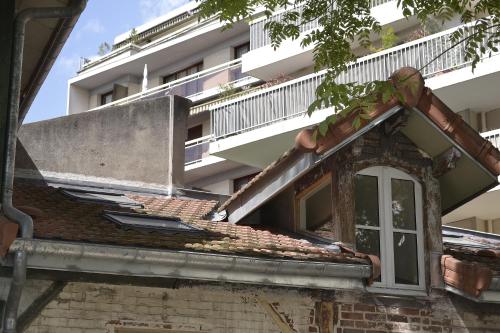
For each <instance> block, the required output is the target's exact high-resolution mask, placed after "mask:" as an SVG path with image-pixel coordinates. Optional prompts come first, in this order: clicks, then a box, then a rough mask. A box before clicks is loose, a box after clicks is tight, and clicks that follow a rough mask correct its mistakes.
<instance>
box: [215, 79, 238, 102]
mask: <svg viewBox="0 0 500 333" xmlns="http://www.w3.org/2000/svg"><path fill="white" fill-rule="evenodd" d="M237 91H238V90H237V89H236V87H235V86H234V84H232V83H225V84H219V96H220V97H221V98H227V97H229V96H231V95H234V94H235V93H236V92H237Z"/></svg>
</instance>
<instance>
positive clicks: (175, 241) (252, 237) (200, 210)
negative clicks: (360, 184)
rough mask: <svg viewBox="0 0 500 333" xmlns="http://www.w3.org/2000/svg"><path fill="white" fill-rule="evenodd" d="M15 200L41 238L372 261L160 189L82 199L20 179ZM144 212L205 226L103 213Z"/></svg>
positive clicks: (351, 262) (241, 253) (219, 251)
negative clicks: (144, 224) (157, 225)
mask: <svg viewBox="0 0 500 333" xmlns="http://www.w3.org/2000/svg"><path fill="white" fill-rule="evenodd" d="M14 193H15V196H14V204H15V206H16V207H19V208H20V209H21V210H24V211H25V212H26V213H28V214H31V215H32V216H33V218H34V237H35V238H37V239H47V240H60V241H71V242H88V243H96V244H107V245H119V246H134V247H144V248H155V249H168V250H184V251H199V252H208V253H218V254H236V255H245V256H258V257H265V258H280V259H290V260H310V261H328V262H335V263H350V264H367V263H369V261H368V260H366V259H363V258H359V257H356V256H354V255H352V254H349V253H340V251H338V249H337V250H333V251H332V250H331V249H328V248H325V247H324V246H321V245H320V244H314V243H311V242H310V241H308V240H304V239H303V238H301V237H299V236H297V235H292V234H284V233H282V232H278V231H276V230H272V229H268V228H258V227H251V226H240V225H233V224H230V223H228V222H220V221H219V222H217V221H211V220H209V219H208V217H207V216H208V215H209V213H211V212H212V211H213V210H214V209H215V208H216V206H217V204H218V203H217V202H216V201H211V200H199V199H180V198H173V197H166V196H157V195H144V194H134V193H127V194H125V195H126V197H127V198H129V199H131V200H133V201H135V202H137V203H139V204H140V205H142V206H143V207H141V206H140V205H139V206H122V207H120V206H118V205H112V204H109V203H106V202H89V201H86V202H81V201H77V200H75V199H74V198H71V197H69V196H67V195H65V194H63V191H62V190H61V189H58V188H54V187H50V186H43V185H37V184H33V183H31V182H27V181H18V182H17V183H16V187H15V191H14ZM109 211H116V212H122V213H131V214H140V215H141V216H157V217H166V218H174V219H179V220H180V221H182V222H183V223H185V224H187V225H189V226H193V227H195V228H197V229H199V230H200V231H201V232H197V233H185V232H182V231H179V232H171V233H162V232H154V231H153V232H152V231H150V230H147V229H141V228H133V227H129V228H126V227H123V226H120V225H118V224H116V223H112V222H110V221H109V220H107V219H106V218H104V217H103V213H104V212H109Z"/></svg>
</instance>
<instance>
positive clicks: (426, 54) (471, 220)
mask: <svg viewBox="0 0 500 333" xmlns="http://www.w3.org/2000/svg"><path fill="white" fill-rule="evenodd" d="M372 13H373V15H374V16H375V17H376V18H377V19H378V20H379V22H380V23H381V24H382V26H383V27H384V28H387V27H389V26H390V27H392V29H393V30H394V33H395V34H396V36H397V43H396V44H397V45H394V46H393V47H390V48H386V49H381V48H380V49H373V50H372V51H370V52H367V51H366V50H362V49H360V48H356V46H355V45H353V48H354V51H355V52H356V53H357V54H359V58H358V60H357V61H356V62H355V63H352V64H351V65H350V66H349V68H348V70H347V72H345V73H344V74H343V75H342V76H341V77H339V81H341V82H353V81H358V82H368V81H371V80H385V79H387V77H388V76H389V75H390V74H391V73H392V72H394V71H395V70H396V69H398V68H400V67H402V66H412V67H415V68H420V67H421V66H422V65H424V64H426V63H427V62H428V61H429V60H431V59H432V58H434V57H435V56H436V55H437V54H439V53H440V52H442V51H443V50H445V49H447V48H448V47H450V46H451V42H450V41H449V36H450V34H451V33H452V32H453V31H454V30H455V29H457V28H459V23H458V22H450V23H448V24H447V25H446V26H439V25H436V26H433V27H432V28H426V29H423V28H422V27H421V26H420V25H419V23H418V21H417V20H416V19H411V18H410V19H405V18H404V17H403V15H402V13H401V11H400V10H399V9H398V8H397V1H390V0H372ZM282 14H283V12H282V11H278V12H276V13H275V14H274V15H273V16H272V17H270V18H267V17H266V16H265V15H264V13H257V14H256V15H255V16H254V17H253V18H252V20H251V21H249V22H240V23H237V24H235V25H234V26H233V27H232V28H231V29H224V30H222V26H223V25H222V24H221V23H220V22H219V21H218V20H216V19H206V20H202V21H199V17H198V9H197V4H196V2H191V3H188V4H187V5H185V6H183V7H180V8H178V9H176V10H174V11H172V12H170V13H168V14H166V15H164V16H162V17H159V18H157V19H155V20H153V21H151V22H148V23H146V24H144V25H142V26H139V27H136V28H135V29H133V30H132V31H129V32H125V33H124V34H122V35H119V36H117V37H116V38H115V40H114V43H113V49H112V51H111V52H110V53H108V54H106V55H104V56H101V57H98V58H92V59H82V63H81V68H80V70H79V72H78V73H77V75H76V76H75V77H74V78H72V79H71V80H70V81H69V82H68V104H67V113H68V114H75V113H81V112H87V111H98V110H100V109H104V108H106V107H109V106H112V105H120V104H126V103H128V102H131V101H135V100H140V99H147V98H153V97H158V96H163V95H170V94H176V95H181V96H183V97H187V98H189V99H190V100H191V101H192V106H191V108H190V113H189V118H188V134H187V138H186V160H185V183H186V184H187V185H189V186H190V187H192V188H195V189H204V190H209V191H212V192H216V193H221V194H232V193H234V192H236V191H238V190H239V189H240V188H241V187H242V186H243V185H244V184H246V183H247V182H248V181H249V180H250V179H251V178H252V177H253V176H254V175H255V174H256V173H257V172H258V171H260V170H261V169H262V168H264V167H265V166H267V165H268V164H269V163H271V162H272V161H273V160H275V159H276V158H277V157H279V156H280V154H281V153H282V152H283V151H286V150H287V149H288V148H289V147H290V146H291V145H292V142H293V139H294V137H295V136H296V134H297V133H298V132H299V131H301V130H302V129H304V128H307V127H310V126H312V125H314V124H316V123H318V122H319V121H321V120H322V119H324V117H325V115H327V114H329V113H331V112H332V110H330V109H325V110H320V111H317V112H315V114H313V116H312V117H308V116H307V115H306V114H305V111H306V110H307V107H308V105H309V104H310V103H311V102H312V101H313V100H314V98H315V94H314V92H315V89H316V87H317V86H318V85H319V83H320V82H321V80H322V78H323V75H324V72H321V71H320V72H314V70H313V54H312V48H311V47H309V48H302V47H301V46H300V42H299V41H297V40H296V41H285V42H284V43H283V44H282V45H281V46H280V47H279V48H278V49H276V50H275V49H274V48H273V47H272V46H271V43H270V39H269V37H268V36H267V34H266V31H265V30H264V26H265V23H266V22H267V21H268V20H279V19H280V17H281V15H282ZM317 26H318V24H317V22H310V23H309V24H308V25H307V26H304V27H302V33H307V31H308V30H310V29H312V28H315V27H317ZM377 43H378V42H377V41H375V45H378V44H377ZM422 75H423V77H424V78H425V80H426V86H428V87H430V88H431V89H432V90H433V92H434V93H435V94H436V96H438V97H439V98H440V99H442V100H443V102H444V103H446V104H447V105H448V106H449V107H450V108H451V109H452V110H454V111H457V112H458V113H459V114H460V115H461V116H462V118H463V119H464V120H465V121H466V122H467V123H468V124H469V125H470V126H472V127H473V128H474V129H476V130H477V131H478V132H480V133H482V135H483V137H485V138H487V139H488V140H489V141H490V142H491V143H492V144H493V145H495V146H496V147H499V146H500V94H498V86H499V84H500V57H499V56H498V55H493V56H492V57H487V58H485V59H483V61H482V62H481V63H480V64H479V65H478V66H477V68H476V70H475V71H474V72H472V71H471V66H470V62H469V61H467V60H466V59H465V57H464V52H463V45H458V46H456V47H454V48H452V49H451V50H450V51H449V52H447V53H446V55H445V56H443V57H441V58H440V59H438V60H437V61H435V62H433V63H432V64H431V65H430V66H428V67H426V68H425V69H424V70H423V71H422ZM429 140H432V137H429ZM462 181H463V182H471V181H472V180H471V179H470V178H468V177H467V174H466V173H464V175H463V179H462ZM468 185H469V186H474V184H468ZM497 202H500V188H499V187H496V188H494V189H491V190H490V191H488V192H486V193H484V194H482V195H481V196H479V197H477V198H475V199H474V200H472V201H470V202H469V203H467V204H466V205H464V206H461V207H458V208H457V209H455V210H453V211H451V212H450V213H449V214H447V215H446V216H444V218H443V222H444V223H446V224H449V225H451V226H456V227H463V228H470V229H476V230H479V231H486V232H494V233H500V209H499V208H498V207H497V205H496V204H495V203H497Z"/></svg>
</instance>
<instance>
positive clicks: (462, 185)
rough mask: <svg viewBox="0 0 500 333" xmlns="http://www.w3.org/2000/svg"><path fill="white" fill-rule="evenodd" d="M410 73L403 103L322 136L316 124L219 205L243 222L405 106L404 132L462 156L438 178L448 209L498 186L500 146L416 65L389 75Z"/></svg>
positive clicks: (432, 148) (429, 149)
mask: <svg viewBox="0 0 500 333" xmlns="http://www.w3.org/2000/svg"><path fill="white" fill-rule="evenodd" d="M406 77H408V78H409V79H408V80H406V83H405V84H403V85H401V86H396V88H397V89H398V91H399V92H400V93H401V94H402V95H403V96H404V97H405V102H406V103H405V104H404V105H402V104H401V103H400V102H399V100H398V99H396V98H393V99H391V100H390V101H388V102H387V103H382V102H380V103H379V104H378V105H377V106H376V107H375V108H374V111H373V112H370V113H369V114H367V117H366V118H367V119H364V121H363V123H362V124H361V126H360V127H359V128H355V127H354V126H353V120H354V117H355V113H351V114H350V115H349V116H347V117H345V118H342V119H340V120H339V121H337V122H336V123H334V124H332V125H330V127H329V130H328V131H327V133H326V135H325V136H324V137H319V138H318V139H317V140H314V138H313V132H314V129H306V130H303V131H301V132H300V133H299V134H298V135H297V138H296V145H295V148H292V149H291V150H290V151H288V152H286V153H285V154H284V155H283V156H282V157H280V158H279V159H278V160H277V161H275V162H274V163H272V164H271V165H269V166H268V167H267V168H265V169H264V170H263V171H262V172H261V173H260V174H259V175H257V176H256V177H255V178H254V179H253V180H252V181H251V182H250V183H249V184H247V186H245V187H243V188H242V189H241V190H240V191H238V192H237V193H235V194H234V195H233V196H232V197H231V198H229V199H228V200H227V201H226V202H225V203H224V204H223V205H222V206H221V207H220V210H227V212H228V213H229V221H230V222H232V223H238V222H239V221H241V220H242V219H243V218H244V217H246V216H248V215H249V214H250V213H252V212H253V211H255V210H256V209H258V208H259V207H260V206H261V205H262V204H264V203H265V202H267V201H268V200H270V199H271V198H272V197H273V196H275V195H277V194H278V193H280V192H281V191H283V190H284V189H285V188H286V187H287V186H288V185H289V184H291V183H292V182H293V181H294V180H296V179H297V178H298V177H300V176H301V175H303V174H304V173H305V172H307V171H308V170H310V169H311V168H312V167H314V166H315V165H316V163H317V162H319V161H320V160H322V159H324V158H325V157H327V156H329V155H331V154H333V153H335V152H336V151H338V150H339V149H341V148H342V147H343V146H344V145H346V144H348V143H349V142H351V141H353V140H354V139H355V138H357V137H359V136H361V135H363V134H365V133H366V132H367V131H368V130H370V129H371V128H373V127H375V126H378V125H379V124H380V123H382V122H385V121H386V120H388V119H389V118H391V117H392V116H394V115H395V114H397V113H400V112H403V111H404V110H407V111H409V112H408V116H407V119H406V120H405V121H404V123H403V124H402V125H401V129H400V131H401V132H402V133H403V134H404V135H406V136H407V137H408V138H409V139H410V140H411V141H412V142H413V143H414V144H415V145H416V146H417V147H418V148H419V149H421V150H422V151H424V152H426V153H427V154H428V155H429V156H430V157H431V158H437V157H438V156H439V155H441V154H442V153H444V152H446V151H447V150H449V149H450V148H452V147H455V148H456V149H457V150H459V151H460V154H461V158H460V160H459V161H458V163H457V164H456V166H455V168H454V169H453V170H450V171H448V172H446V173H445V174H443V175H441V176H440V177H439V181H440V186H441V193H442V198H443V202H442V205H441V206H442V211H443V214H446V213H447V212H450V211H451V210H453V209H455V208H457V207H458V206H460V205H462V204H464V203H465V202H467V201H470V200H472V199H473V198H474V197H476V196H478V195H480V194H482V193H484V192H485V191H487V190H489V189H490V188H492V187H494V186H496V185H497V184H498V178H497V177H498V176H499V175H500V151H498V149H496V148H495V147H494V146H493V145H492V144H491V142H489V141H488V140H485V139H484V138H483V137H481V136H480V135H479V134H478V133H477V132H476V131H475V130H474V129H473V128H471V127H470V126H469V125H468V124H467V123H465V121H464V120H463V119H462V118H461V117H460V116H459V115H458V114H456V113H455V112H453V111H452V110H450V109H449V108H448V107H447V106H446V105H445V104H444V103H443V102H442V101H441V100H439V98H438V97H436V96H435V95H434V94H433V93H432V91H431V90H430V89H429V88H426V87H425V86H424V80H423V77H422V76H421V75H420V73H418V72H417V71H416V70H415V69H413V68H402V69H400V70H399V71H397V72H396V73H395V74H393V76H392V78H391V79H390V80H391V82H393V83H394V82H395V83H394V84H396V85H397V84H398V83H397V82H399V81H398V78H406ZM259 193H260V194H259Z"/></svg>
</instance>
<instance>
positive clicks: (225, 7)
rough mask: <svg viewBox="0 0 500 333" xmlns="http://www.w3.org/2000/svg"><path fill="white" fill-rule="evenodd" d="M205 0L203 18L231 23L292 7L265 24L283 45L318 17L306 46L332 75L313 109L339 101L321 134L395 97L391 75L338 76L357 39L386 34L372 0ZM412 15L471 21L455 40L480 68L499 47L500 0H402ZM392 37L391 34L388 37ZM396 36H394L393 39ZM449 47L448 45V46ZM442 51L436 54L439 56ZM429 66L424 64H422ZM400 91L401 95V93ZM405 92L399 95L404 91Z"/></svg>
mask: <svg viewBox="0 0 500 333" xmlns="http://www.w3.org/2000/svg"><path fill="white" fill-rule="evenodd" d="M198 1H200V2H201V4H200V9H201V18H207V17H213V16H215V17H217V18H218V19H219V20H220V21H222V22H225V23H226V24H227V27H230V26H231V25H232V24H234V23H235V22H237V21H240V20H245V19H249V18H251V17H252V16H253V15H254V14H257V11H256V9H257V8H259V7H260V8H264V11H265V15H267V17H270V16H272V14H273V12H275V11H276V10H279V9H282V8H283V9H286V10H287V11H286V12H285V13H284V14H283V16H282V19H281V20H280V21H272V20H271V21H269V22H268V23H266V25H265V28H266V30H267V32H268V34H269V36H270V38H271V41H272V46H273V47H275V48H276V47H278V46H279V45H280V43H281V42H282V41H283V40H285V39H287V38H291V39H298V38H299V37H300V36H301V29H300V27H301V26H302V25H304V24H306V23H308V22H312V21H318V23H319V24H320V25H321V26H322V28H321V29H313V30H311V31H309V32H307V33H306V34H305V36H304V37H303V38H302V40H301V44H302V45H303V46H309V45H312V46H313V47H314V49H313V52H314V63H315V70H316V71H318V70H321V69H326V71H327V72H326V76H325V79H324V80H323V82H322V83H321V85H320V86H319V87H318V89H317V90H316V100H315V101H314V102H313V103H312V104H311V105H310V107H309V109H308V112H309V114H310V113H312V112H313V111H314V110H317V109H320V108H324V107H334V109H335V110H336V114H333V115H331V116H330V117H328V119H327V120H326V121H325V122H324V123H322V124H320V126H319V132H320V134H324V133H326V129H327V128H328V125H329V124H330V123H333V122H335V121H336V120H337V119H338V118H339V117H343V116H345V115H347V114H349V113H350V112H352V111H353V110H357V109H359V108H363V112H361V113H359V115H358V116H356V117H355V119H354V125H356V126H359V125H360V124H361V122H362V120H363V117H366V113H368V112H370V110H371V109H372V108H373V106H374V105H375V104H374V102H375V100H376V98H375V97H373V96H382V97H383V99H384V100H389V99H390V98H392V97H394V93H395V90H394V87H393V86H392V85H391V84H388V83H387V82H385V81H376V82H369V83H366V84H360V83H357V82H352V83H346V84H340V83H337V82H335V78H337V77H338V76H339V75H340V74H341V73H342V72H344V71H345V70H346V69H347V66H348V64H349V63H350V62H352V61H354V60H356V56H355V54H354V53H353V51H352V50H351V45H352V43H354V42H357V43H358V44H359V45H361V46H362V47H364V48H366V49H369V48H370V47H371V46H372V45H371V37H373V35H374V34H375V35H378V37H379V38H380V37H381V33H382V28H381V26H380V23H379V22H377V21H376V19H375V18H374V17H373V16H372V15H371V11H370V8H371V1H370V0H238V1H229V0H198ZM398 6H399V7H400V8H401V10H402V12H403V15H404V16H405V17H406V18H409V17H411V16H415V17H416V18H417V19H418V20H419V22H420V23H421V24H422V26H425V24H428V22H430V20H433V19H436V18H437V19H438V20H440V21H441V23H444V22H446V21H450V20H452V19H454V18H457V17H458V19H459V20H460V21H461V22H462V23H464V24H467V27H465V28H461V29H458V30H457V31H456V32H455V33H453V34H452V36H451V40H452V43H454V44H456V45H458V44H459V43H460V42H463V43H464V46H463V48H464V52H465V55H466V59H469V60H471V61H472V68H473V69H474V68H475V67H476V65H477V63H478V62H479V61H480V59H481V57H483V56H484V55H486V54H488V53H490V55H491V52H497V51H498V49H497V48H498V44H499V42H500V1H499V0H440V1H429V0H398ZM389 41H390V39H388V42H389ZM392 42H394V41H393V40H392V41H391V43H392ZM446 51H447V50H444V51H443V53H444V52H446ZM438 57H439V55H438V56H437V57H435V58H434V59H432V61H435V60H436V59H437V58H438ZM428 65H429V64H426V65H424V67H422V68H420V70H422V69H423V68H425V66H428ZM395 97H398V96H395ZM398 98H399V97H398Z"/></svg>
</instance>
